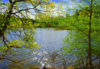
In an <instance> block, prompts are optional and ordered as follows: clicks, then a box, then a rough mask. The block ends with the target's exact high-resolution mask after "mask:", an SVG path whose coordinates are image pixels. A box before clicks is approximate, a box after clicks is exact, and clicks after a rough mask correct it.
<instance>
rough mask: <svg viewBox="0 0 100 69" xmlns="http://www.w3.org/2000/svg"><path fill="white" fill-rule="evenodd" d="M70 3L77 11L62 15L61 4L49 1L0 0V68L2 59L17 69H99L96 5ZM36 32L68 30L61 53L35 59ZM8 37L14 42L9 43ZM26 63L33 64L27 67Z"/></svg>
mask: <svg viewBox="0 0 100 69" xmlns="http://www.w3.org/2000/svg"><path fill="white" fill-rule="evenodd" d="M71 1H72V2H75V3H77V4H78V5H77V7H76V8H73V9H70V8H69V9H67V10H66V11H62V10H64V8H63V4H65V3H63V0H62V1H61V3H60V4H56V3H55V2H53V1H51V0H9V1H5V0H0V65H1V63H2V62H3V61H4V60H5V59H6V60H8V61H11V62H12V63H11V64H10V65H13V64H16V65H17V66H16V67H18V66H19V68H17V69H22V67H24V69H28V68H29V69H34V67H33V66H34V65H37V66H36V67H40V66H41V62H44V66H45V65H47V64H51V68H52V69H57V68H63V69H66V68H67V69H74V68H75V69H77V68H79V69H99V68H100V50H99V49H100V23H99V22H100V9H99V8H100V1H99V0H81V1H80V0H77V1H75V0H71ZM82 3H83V5H80V4H82ZM66 5H67V3H66ZM55 8H56V9H57V10H56V11H58V12H55ZM59 10H60V11H59ZM71 10H72V11H73V12H71ZM68 11H69V12H71V13H69V12H68ZM55 13H56V14H55ZM32 17H34V18H32ZM36 28H54V29H55V30H69V32H68V35H67V36H66V37H65V38H64V40H63V47H62V48H61V50H59V51H54V52H52V53H50V52H46V53H45V52H43V53H42V52H41V53H42V55H39V54H40V52H39V51H40V48H41V47H40V46H39V44H38V43H37V40H36V38H35V33H36V31H35V29H36ZM12 33H14V38H15V37H17V38H16V39H9V36H12V37H13V35H12ZM19 55H22V56H19ZM14 56H15V57H14ZM17 56H18V57H20V58H17ZM25 56H26V57H25ZM27 56H28V57H27ZM30 56H32V57H30ZM24 57H25V58H24ZM33 57H35V58H36V60H33V59H32V58H33ZM47 58H48V60H46V59H47ZM27 59H30V61H33V62H32V63H30V64H27V63H28V62H29V61H26V60H27ZM44 59H45V60H44ZM23 61H26V64H27V66H24V64H23V63H22V62H23ZM24 63H25V62H24ZM10 65H9V66H10ZM20 66H21V67H20ZM12 67H13V66H12ZM16 67H15V68H16ZM1 68H2V67H1ZM5 68H6V67H5ZM5 68H3V69H5ZM13 68H14V67H13ZM10 69H12V68H10Z"/></svg>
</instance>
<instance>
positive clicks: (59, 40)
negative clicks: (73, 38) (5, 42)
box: [0, 28, 68, 69]
mask: <svg viewBox="0 0 100 69" xmlns="http://www.w3.org/2000/svg"><path fill="white" fill-rule="evenodd" d="M67 34H68V32H67V30H60V31H59V30H54V29H53V28H49V29H48V28H44V29H43V28H37V29H36V34H35V38H36V41H37V42H38V44H39V45H40V46H41V48H40V50H37V51H36V52H31V53H29V51H30V50H29V49H16V48H15V49H14V48H13V50H14V51H13V50H11V51H10V52H8V53H7V59H6V60H2V61H0V68H3V69H8V68H10V67H12V68H17V67H19V68H22V67H23V68H24V69H25V68H26V69H27V68H28V67H32V66H34V65H35V66H40V67H41V65H42V66H43V65H44V64H45V63H47V62H48V60H50V59H51V58H50V59H49V58H48V57H49V56H51V55H52V53H53V52H55V50H60V49H61V48H62V46H63V39H64V38H65V36H66V35H67ZM18 35H22V36H23V32H21V34H20V32H18V31H17V32H15V31H13V32H10V33H9V34H7V37H8V39H9V40H10V41H12V40H21V37H18ZM27 37H28V36H27ZM10 60H11V61H10ZM48 66H50V63H48ZM12 68H10V69H12Z"/></svg>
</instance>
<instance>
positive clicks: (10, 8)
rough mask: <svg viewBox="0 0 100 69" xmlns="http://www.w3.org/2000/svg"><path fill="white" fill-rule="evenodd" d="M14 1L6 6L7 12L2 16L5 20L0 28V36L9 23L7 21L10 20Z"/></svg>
mask: <svg viewBox="0 0 100 69" xmlns="http://www.w3.org/2000/svg"><path fill="white" fill-rule="evenodd" d="M15 3H16V2H11V3H10V6H9V8H8V10H9V11H8V13H7V15H6V17H5V18H4V19H5V22H4V26H3V27H2V29H1V30H0V37H2V36H3V34H4V32H5V30H6V29H7V25H9V21H10V18H11V14H12V12H13V7H14V5H15Z"/></svg>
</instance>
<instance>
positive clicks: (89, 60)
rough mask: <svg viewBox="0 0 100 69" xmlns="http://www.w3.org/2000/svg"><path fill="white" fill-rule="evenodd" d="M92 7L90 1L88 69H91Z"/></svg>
mask: <svg viewBox="0 0 100 69" xmlns="http://www.w3.org/2000/svg"><path fill="white" fill-rule="evenodd" d="M92 5H93V0H91V4H90V22H89V32H88V62H89V64H88V65H89V66H88V69H93V65H92V53H91V51H92V48H91V23H92Z"/></svg>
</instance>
